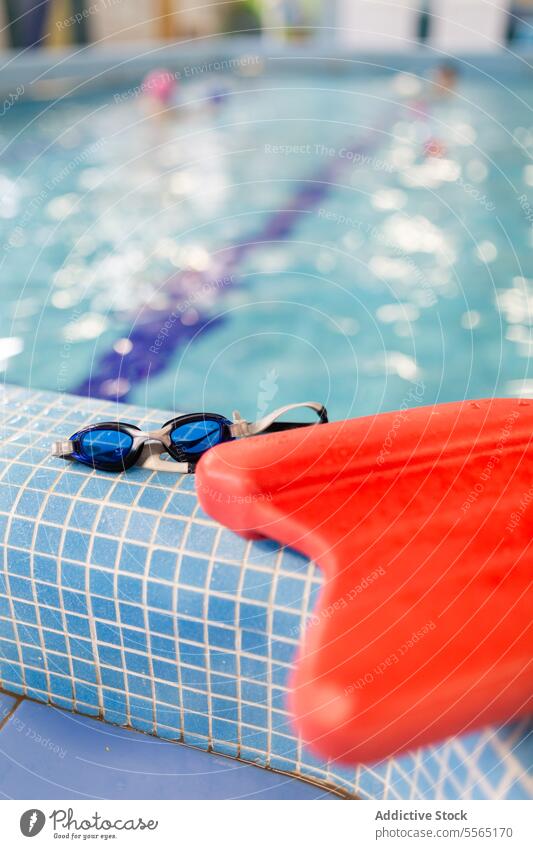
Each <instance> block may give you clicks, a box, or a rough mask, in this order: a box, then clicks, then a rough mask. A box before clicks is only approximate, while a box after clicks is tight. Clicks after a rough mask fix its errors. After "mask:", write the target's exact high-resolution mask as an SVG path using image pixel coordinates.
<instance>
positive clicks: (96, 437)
mask: <svg viewBox="0 0 533 849" xmlns="http://www.w3.org/2000/svg"><path fill="white" fill-rule="evenodd" d="M132 445H133V437H132V436H130V435H129V433H123V431H121V430H111V429H109V430H89V431H87V433H84V434H83V435H82V436H81V437H80V446H81V452H82V454H83V456H84V457H85V459H86V460H89V462H91V463H92V462H95V463H101V464H102V465H105V464H106V463H110V464H112V465H114V464H115V463H121V462H123V461H124V460H125V458H126V457H127V456H128V454H129V452H130V451H131V447H132Z"/></svg>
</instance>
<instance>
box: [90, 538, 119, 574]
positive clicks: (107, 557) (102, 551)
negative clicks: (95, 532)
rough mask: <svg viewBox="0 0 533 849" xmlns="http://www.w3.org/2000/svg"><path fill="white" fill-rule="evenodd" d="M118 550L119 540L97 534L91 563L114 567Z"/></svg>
mask: <svg viewBox="0 0 533 849" xmlns="http://www.w3.org/2000/svg"><path fill="white" fill-rule="evenodd" d="M117 551H118V542H117V540H114V539H107V537H100V536H95V537H94V540H93V548H92V551H91V563H94V564H95V565H97V566H107V568H108V569H113V568H114V566H115V561H116V557H117Z"/></svg>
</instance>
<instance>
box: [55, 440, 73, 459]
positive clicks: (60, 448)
mask: <svg viewBox="0 0 533 849" xmlns="http://www.w3.org/2000/svg"><path fill="white" fill-rule="evenodd" d="M73 451H74V443H73V442H72V441H71V440H70V439H65V440H63V441H62V442H53V443H52V457H68V456H69V455H70V454H72V452H73Z"/></svg>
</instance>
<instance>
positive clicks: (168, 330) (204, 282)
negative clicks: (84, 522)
mask: <svg viewBox="0 0 533 849" xmlns="http://www.w3.org/2000/svg"><path fill="white" fill-rule="evenodd" d="M390 123H391V117H390V116H388V119H387V120H386V121H385V122H383V124H382V125H380V126H376V127H374V128H373V129H372V130H370V131H369V132H368V133H367V134H366V135H365V137H364V138H363V139H360V140H359V141H358V142H356V143H355V144H352V145H350V146H348V147H347V148H346V150H347V152H348V154H350V155H349V156H348V155H347V156H346V157H345V158H335V159H334V160H332V161H331V162H328V164H327V165H326V166H325V167H323V168H321V169H320V171H319V172H318V173H317V174H316V176H315V177H314V178H311V179H305V178H302V180H300V184H301V185H300V186H299V188H298V189H297V191H296V192H295V193H294V194H293V195H292V196H291V198H290V199H289V201H288V202H287V204H286V205H285V206H284V207H283V208H282V209H279V210H276V212H274V213H273V214H272V215H271V216H270V218H268V219H267V221H266V223H265V225H264V226H263V227H262V228H261V229H260V230H259V231H258V232H257V233H255V235H251V236H250V237H249V238H248V239H247V241H246V242H242V243H241V244H239V245H233V246H230V247H228V248H226V249H225V250H223V251H222V252H221V253H220V254H219V255H218V257H217V260H216V263H215V266H214V267H213V268H212V269H211V271H210V272H209V273H207V272H197V271H190V270H189V271H180V272H178V273H177V274H175V275H173V276H172V277H170V278H169V279H168V280H167V281H166V282H164V283H163V284H162V286H161V287H160V291H163V292H164V293H165V294H166V295H167V296H168V299H169V303H170V302H171V303H173V304H176V305H177V306H176V307H175V309H174V311H173V310H172V308H170V309H169V307H168V306H166V307H164V308H161V309H154V308H152V307H150V306H148V305H146V306H144V307H143V308H142V310H141V312H140V314H138V315H137V316H136V318H135V323H134V325H133V327H132V329H131V331H130V333H129V336H128V339H127V340H126V342H125V346H124V343H123V344H122V345H120V344H119V345H117V344H116V343H115V347H114V348H112V349H111V350H109V351H106V352H105V353H103V354H102V355H101V356H100V357H99V358H98V359H97V361H96V362H95V363H94V365H93V367H92V368H91V372H90V374H89V375H88V376H87V377H86V378H85V379H84V380H83V381H82V382H81V383H80V384H78V385H77V386H75V387H73V388H72V392H74V393H75V394H76V395H86V396H89V397H91V398H102V399H105V400H111V401H126V400H128V396H129V394H130V393H131V391H132V390H133V389H134V388H135V387H136V386H138V385H139V384H141V383H142V382H144V381H146V380H147V379H148V378H150V377H154V376H156V375H157V374H160V373H161V372H163V371H165V370H166V369H167V367H168V366H169V364H170V363H171V362H172V360H173V358H174V355H175V352H176V351H177V350H178V349H179V348H180V347H182V346H184V345H186V344H187V343H188V342H190V340H191V339H193V338H194V337H195V336H197V335H198V334H200V333H206V332H209V331H211V330H214V329H216V328H217V327H218V326H219V324H220V322H221V321H222V319H221V318H219V317H217V316H216V315H212V314H211V313H210V312H209V311H208V310H202V308H201V307H200V306H199V305H198V303H197V301H198V296H199V295H200V294H201V292H202V289H203V288H204V291H205V290H207V291H210V292H213V293H216V294H217V296H218V297H219V298H223V297H224V294H225V293H226V292H227V291H228V290H230V289H231V288H232V286H233V285H235V282H236V281H237V276H238V270H239V264H240V263H241V262H242V260H243V259H244V258H245V257H247V256H248V255H249V254H251V253H253V251H255V250H256V249H257V248H258V247H262V246H263V245H264V244H265V243H268V242H277V241H283V240H285V239H288V238H289V237H290V236H291V234H292V233H293V232H294V230H295V228H296V226H297V224H298V222H299V220H300V219H301V217H302V215H304V214H306V213H308V212H309V211H311V210H312V209H315V208H316V207H317V205H318V204H319V203H320V202H321V201H322V200H323V199H324V198H325V196H326V195H327V193H328V192H329V190H330V189H331V187H332V186H334V185H335V183H336V181H337V180H338V178H339V175H340V174H341V173H342V172H343V171H344V170H345V169H346V168H347V167H348V166H349V165H351V167H353V159H354V158H355V156H356V155H357V156H361V157H363V156H365V155H368V154H369V153H370V152H372V151H375V149H376V147H377V146H378V144H379V141H380V139H381V138H382V137H383V134H384V133H385V131H386V129H387V127H388V126H390ZM191 304H193V305H194V309H191V310H189V309H187V310H186V311H185V313H183V314H182V313H181V311H180V305H182V306H181V310H183V305H191Z"/></svg>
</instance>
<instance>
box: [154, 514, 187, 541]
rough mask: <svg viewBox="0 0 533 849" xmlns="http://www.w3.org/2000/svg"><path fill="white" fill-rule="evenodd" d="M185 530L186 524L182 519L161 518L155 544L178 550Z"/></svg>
mask: <svg viewBox="0 0 533 849" xmlns="http://www.w3.org/2000/svg"><path fill="white" fill-rule="evenodd" d="M184 529H185V522H183V521H181V520H180V519H165V518H161V519H160V520H159V523H158V526H157V530H156V534H155V538H154V544H155V545H164V546H168V547H169V548H176V546H179V545H180V543H181V541H182V539H183V532H184Z"/></svg>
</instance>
